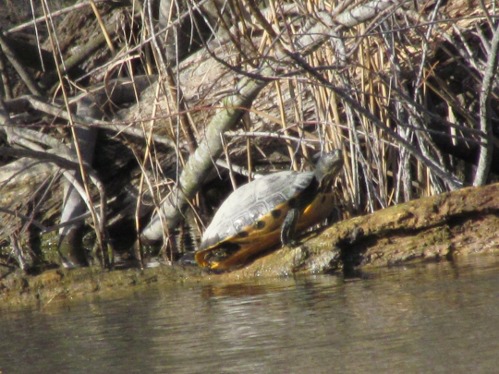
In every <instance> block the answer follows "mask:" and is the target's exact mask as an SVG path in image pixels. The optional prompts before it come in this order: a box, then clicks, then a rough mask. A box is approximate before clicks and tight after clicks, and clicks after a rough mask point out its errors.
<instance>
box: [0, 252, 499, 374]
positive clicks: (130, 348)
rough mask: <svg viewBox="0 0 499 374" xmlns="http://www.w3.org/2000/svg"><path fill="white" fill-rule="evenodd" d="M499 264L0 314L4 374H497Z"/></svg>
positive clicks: (200, 289)
mask: <svg viewBox="0 0 499 374" xmlns="http://www.w3.org/2000/svg"><path fill="white" fill-rule="evenodd" d="M498 370H499V257H498V256H471V257H469V258H467V259H462V260H459V261H458V262H457V263H448V262H442V263H437V264H419V265H415V266H413V267H408V266H404V267H396V268H391V269H382V270H376V271H371V272H367V273H364V274H363V275H362V276H360V277H359V278H355V279H344V278H343V277H339V276H327V275H321V276H313V277H305V278H297V279H293V278H287V279H272V280H258V281H255V282H251V283H243V284H220V285H196V286H192V285H191V286H186V285H176V286H174V287H170V288H160V287H158V286H151V287H150V288H148V289H146V290H144V291H141V292H136V293H135V294H133V295H129V296H127V297H126V298H122V297H116V298H114V299H112V300H108V299H106V300H99V298H95V299H94V300H92V301H85V302H82V301H80V302H71V303H63V304H56V305H48V306H46V307H43V308H40V309H37V310H23V311H2V312H1V315H0V373H1V374H10V373H52V372H53V373H336V372H347V371H348V372H353V373H379V372H382V373H402V372H408V373H427V372H431V373H444V372H445V373H447V372H448V373H496V372H498Z"/></svg>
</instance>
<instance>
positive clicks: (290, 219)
mask: <svg viewBox="0 0 499 374" xmlns="http://www.w3.org/2000/svg"><path fill="white" fill-rule="evenodd" d="M299 216H300V210H299V209H297V208H291V209H289V210H288V213H287V214H286V217H285V218H284V221H283V222H282V227H281V243H282V245H287V244H293V242H294V240H293V239H294V236H295V232H296V223H297V222H298V217H299Z"/></svg>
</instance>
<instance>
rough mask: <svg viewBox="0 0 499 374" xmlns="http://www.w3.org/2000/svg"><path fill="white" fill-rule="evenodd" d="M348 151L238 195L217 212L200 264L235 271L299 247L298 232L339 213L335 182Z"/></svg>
mask: <svg viewBox="0 0 499 374" xmlns="http://www.w3.org/2000/svg"><path fill="white" fill-rule="evenodd" d="M342 167H343V157H342V152H341V151H340V150H339V149H336V150H334V151H332V152H328V153H324V154H323V155H322V156H321V157H320V158H319V160H318V161H317V163H316V165H315V169H314V171H305V172H295V171H281V172H277V173H272V174H268V175H266V176H263V177H261V178H258V179H255V180H253V181H252V182H249V183H247V184H245V185H243V186H241V187H240V188H238V189H236V190H235V191H234V192H232V193H231V194H230V195H229V197H227V199H226V200H225V201H224V202H223V203H222V205H221V206H220V208H219V209H218V210H217V212H216V213H215V215H214V216H213V219H212V221H211V223H210V225H209V226H208V228H207V229H206V231H205V232H204V234H203V236H202V238H201V244H200V246H199V249H198V250H197V251H196V252H195V254H194V257H195V260H196V262H197V263H198V265H199V266H201V267H203V268H208V269H211V270H216V271H226V270H233V269H235V268H238V267H241V266H244V265H245V264H246V263H247V261H248V260H250V259H251V258H253V257H255V256H256V255H257V254H260V253H262V252H263V251H266V250H268V249H270V248H272V247H275V246H277V244H279V242H280V243H282V245H288V244H293V243H294V238H295V235H296V233H297V232H300V231H302V230H304V229H306V228H309V227H310V226H312V225H314V224H316V223H319V222H321V221H322V220H324V219H325V218H327V217H328V216H330V214H331V213H332V211H333V208H334V206H333V203H332V184H333V181H334V179H335V177H336V176H337V175H338V174H339V172H340V171H341V169H342Z"/></svg>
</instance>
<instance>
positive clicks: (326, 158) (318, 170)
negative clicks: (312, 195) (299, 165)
mask: <svg viewBox="0 0 499 374" xmlns="http://www.w3.org/2000/svg"><path fill="white" fill-rule="evenodd" d="M342 168H343V155H342V153H341V150H340V149H335V150H333V151H331V152H328V153H325V154H323V155H322V156H321V158H319V160H318V161H317V163H316V164H315V178H316V179H317V181H318V182H319V186H320V189H328V188H329V187H330V186H331V185H332V183H333V181H334V178H335V177H336V176H337V175H338V174H339V172H340V171H341V169H342Z"/></svg>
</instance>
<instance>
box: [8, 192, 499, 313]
mask: <svg viewBox="0 0 499 374" xmlns="http://www.w3.org/2000/svg"><path fill="white" fill-rule="evenodd" d="M479 253H499V184H493V185H488V186H484V187H480V188H466V189H462V190H458V191H455V192H452V193H446V194H442V195H438V196H434V197H429V198H424V199H419V200H414V201H411V202H409V203H406V204H401V205H398V206H395V207H391V208H388V209H384V210H380V211H378V212H376V213H374V214H370V215H366V216H362V217H356V218H353V219H350V220H346V221H342V222H339V223H337V224H334V225H332V226H330V227H327V228H324V229H322V230H320V231H319V232H315V233H312V234H310V235H309V236H307V237H305V238H303V239H302V241H301V244H300V245H298V246H296V247H287V248H282V249H279V250H275V251H273V252H271V253H269V254H267V255H266V256H263V257H261V258H258V259H255V260H254V261H253V262H252V263H251V264H249V265H248V266H246V267H244V268H242V269H239V270H236V271H233V272H230V273H224V274H213V273H207V272H205V271H203V270H201V269H199V268H197V267H195V266H192V267H190V266H187V267H183V266H180V265H175V266H160V267H157V268H153V269H146V270H143V271H141V270H139V269H127V270H115V271H103V270H101V269H100V268H82V269H76V270H65V269H52V270H48V271H45V272H44V273H42V274H40V275H37V276H28V275H25V274H23V273H22V272H21V271H13V272H10V273H9V272H6V271H5V269H2V278H1V279H0V303H1V305H2V307H18V306H29V305H31V306H44V305H47V304H49V303H52V302H57V301H61V300H74V299H80V298H85V297H94V296H96V295H98V296H99V297H106V296H107V295H109V296H115V295H116V294H118V293H123V294H126V293H129V292H135V291H136V290H139V289H140V288H141V287H147V286H148V285H150V284H152V283H154V284H159V285H161V284H165V286H166V285H168V284H174V283H199V282H206V283H209V282H237V281H244V280H251V279H254V278H255V277H280V276H297V275H299V276H301V275H307V274H316V273H332V274H343V273H344V274H346V275H351V274H355V272H356V271H359V270H360V271H361V270H362V269H369V268H370V267H371V268H372V267H379V266H394V265H403V264H407V263H417V262H420V261H441V260H444V261H454V260H456V259H459V257H460V256H467V255H473V254H479Z"/></svg>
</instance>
